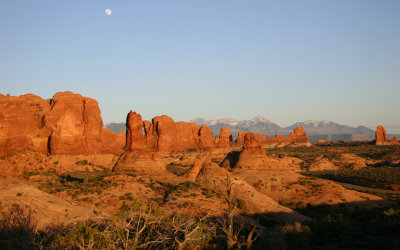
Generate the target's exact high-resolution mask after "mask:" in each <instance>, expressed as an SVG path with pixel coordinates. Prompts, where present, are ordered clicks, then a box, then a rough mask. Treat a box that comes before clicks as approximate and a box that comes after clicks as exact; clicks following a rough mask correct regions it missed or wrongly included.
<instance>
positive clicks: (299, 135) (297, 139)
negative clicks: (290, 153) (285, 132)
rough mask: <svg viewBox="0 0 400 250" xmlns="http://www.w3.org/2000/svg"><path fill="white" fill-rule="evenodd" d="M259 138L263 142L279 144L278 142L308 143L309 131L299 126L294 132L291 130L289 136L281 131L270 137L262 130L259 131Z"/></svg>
mask: <svg viewBox="0 0 400 250" xmlns="http://www.w3.org/2000/svg"><path fill="white" fill-rule="evenodd" d="M257 139H258V141H259V142H260V143H262V144H277V143H285V144H291V143H308V138H307V133H306V131H305V130H304V128H303V127H297V128H295V129H294V132H290V134H289V136H288V137H283V136H281V135H280V134H279V133H277V134H276V136H275V137H268V136H265V135H263V134H261V133H260V132H259V133H257Z"/></svg>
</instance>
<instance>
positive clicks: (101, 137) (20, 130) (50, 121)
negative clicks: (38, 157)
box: [0, 92, 125, 155]
mask: <svg viewBox="0 0 400 250" xmlns="http://www.w3.org/2000/svg"><path fill="white" fill-rule="evenodd" d="M102 127H103V121H102V119H101V116H100V109H99V107H98V103H97V101H96V100H94V99H91V98H87V97H83V96H81V95H79V94H74V93H72V92H60V93H57V94H55V95H54V96H53V98H52V99H50V100H45V99H42V98H41V97H39V96H35V95H32V94H27V95H22V96H18V97H17V96H10V95H7V96H4V95H1V96H0V155H5V154H12V153H17V152H19V151H21V150H23V149H30V150H35V151H38V152H42V153H51V154H99V153H120V152H122V148H123V146H124V144H125V139H124V135H123V134H116V133H114V132H111V131H109V130H108V129H103V128H102Z"/></svg>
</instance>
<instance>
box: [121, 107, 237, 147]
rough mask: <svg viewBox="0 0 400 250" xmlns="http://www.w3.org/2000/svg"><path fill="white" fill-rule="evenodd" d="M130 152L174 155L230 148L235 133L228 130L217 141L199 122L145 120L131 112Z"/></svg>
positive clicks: (163, 119)
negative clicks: (189, 150) (188, 151)
mask: <svg viewBox="0 0 400 250" xmlns="http://www.w3.org/2000/svg"><path fill="white" fill-rule="evenodd" d="M126 131H127V132H126V138H127V139H126V149H127V150H128V151H131V152H144V151H147V152H170V151H174V150H188V149H212V148H215V147H216V146H218V147H230V144H229V142H230V138H231V134H230V132H229V129H228V128H226V129H225V128H224V129H221V134H220V135H218V136H217V138H216V140H215V141H214V139H213V134H212V131H211V129H210V128H209V127H207V126H202V127H199V126H198V125H196V124H195V123H187V122H174V120H173V119H172V118H171V117H169V116H166V115H163V116H157V117H154V118H153V119H152V121H142V117H141V115H140V114H137V113H136V112H133V111H130V112H129V114H128V118H127V128H126Z"/></svg>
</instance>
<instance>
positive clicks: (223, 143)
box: [215, 127, 232, 148]
mask: <svg viewBox="0 0 400 250" xmlns="http://www.w3.org/2000/svg"><path fill="white" fill-rule="evenodd" d="M231 141H232V135H231V131H230V130H229V128H228V127H223V128H221V130H220V132H219V135H217V136H216V137H215V144H216V145H217V147H218V148H228V147H230V143H231Z"/></svg>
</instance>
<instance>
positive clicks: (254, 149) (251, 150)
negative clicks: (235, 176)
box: [235, 133, 269, 169]
mask: <svg viewBox="0 0 400 250" xmlns="http://www.w3.org/2000/svg"><path fill="white" fill-rule="evenodd" d="M268 161H269V158H268V157H267V153H266V152H265V151H264V150H263V148H262V146H261V145H260V143H259V142H258V140H257V138H256V136H255V135H254V134H253V133H247V134H246V135H245V137H244V144H243V150H242V152H240V154H239V160H238V162H237V163H236V166H235V168H245V169H263V168H265V167H266V165H268Z"/></svg>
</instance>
